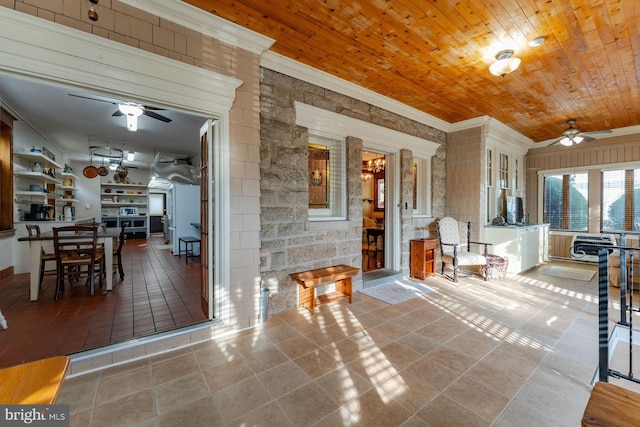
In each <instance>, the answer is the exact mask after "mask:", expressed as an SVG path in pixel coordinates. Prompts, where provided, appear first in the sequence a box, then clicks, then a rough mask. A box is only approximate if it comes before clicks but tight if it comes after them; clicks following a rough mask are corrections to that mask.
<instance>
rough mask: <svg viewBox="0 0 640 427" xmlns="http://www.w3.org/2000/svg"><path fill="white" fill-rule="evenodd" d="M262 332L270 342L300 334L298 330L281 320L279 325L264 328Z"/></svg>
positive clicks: (277, 341)
mask: <svg viewBox="0 0 640 427" xmlns="http://www.w3.org/2000/svg"><path fill="white" fill-rule="evenodd" d="M264 334H265V335H266V336H267V337H269V339H270V340H271V341H272V342H274V343H279V342H281V341H285V340H288V339H291V338H294V337H296V336H298V335H300V331H298V330H296V329H295V328H293V327H291V326H289V325H288V324H286V323H284V322H283V323H282V324H281V325H279V326H276V327H272V328H267V329H265V330H264Z"/></svg>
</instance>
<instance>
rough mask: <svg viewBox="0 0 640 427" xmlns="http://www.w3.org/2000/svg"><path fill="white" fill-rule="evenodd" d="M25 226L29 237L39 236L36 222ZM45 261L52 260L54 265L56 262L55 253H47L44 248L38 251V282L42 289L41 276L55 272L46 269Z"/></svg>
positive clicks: (51, 274) (54, 272)
mask: <svg viewBox="0 0 640 427" xmlns="http://www.w3.org/2000/svg"><path fill="white" fill-rule="evenodd" d="M25 227H27V233H29V237H33V236H34V235H35V236H40V226H39V225H37V224H25ZM47 261H52V262H53V263H54V265H55V262H56V254H55V253H53V254H52V253H49V252H46V251H45V250H44V248H42V249H41V251H40V278H39V280H38V282H39V283H40V289H42V278H43V277H44V276H45V275H48V276H53V275H54V274H56V271H55V270H46V263H47Z"/></svg>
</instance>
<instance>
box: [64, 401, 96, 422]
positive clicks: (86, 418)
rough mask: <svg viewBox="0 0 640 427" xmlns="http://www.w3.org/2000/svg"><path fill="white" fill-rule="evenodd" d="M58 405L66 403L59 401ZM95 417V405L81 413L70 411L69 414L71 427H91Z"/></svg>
mask: <svg viewBox="0 0 640 427" xmlns="http://www.w3.org/2000/svg"><path fill="white" fill-rule="evenodd" d="M56 403H65V402H60V400H58V401H57V402H56ZM92 416H93V405H92V406H91V407H90V408H88V409H84V410H82V411H79V412H73V411H70V413H69V427H87V426H89V425H91V418H92Z"/></svg>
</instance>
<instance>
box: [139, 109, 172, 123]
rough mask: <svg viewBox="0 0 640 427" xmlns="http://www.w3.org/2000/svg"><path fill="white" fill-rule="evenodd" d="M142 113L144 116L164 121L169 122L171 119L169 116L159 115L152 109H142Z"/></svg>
mask: <svg viewBox="0 0 640 427" xmlns="http://www.w3.org/2000/svg"><path fill="white" fill-rule="evenodd" d="M142 114H144V115H145V116H149V117H153V118H154V119H156V120H160V121H162V122H165V123H169V122H170V121H171V119H170V118H168V117H165V116H161V115H160V114H158V113H154V112H153V111H149V110H147V109H146V108H145V109H144V111H143V112H142Z"/></svg>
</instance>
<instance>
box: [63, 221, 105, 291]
mask: <svg viewBox="0 0 640 427" xmlns="http://www.w3.org/2000/svg"><path fill="white" fill-rule="evenodd" d="M97 243H98V228H97V227H95V226H93V225H71V226H66V227H56V228H54V229H53V244H54V248H55V255H56V268H57V280H56V292H55V297H54V298H55V299H56V300H57V299H59V298H60V294H61V293H62V292H63V291H64V281H65V279H66V280H68V281H69V283H70V285H73V284H74V283H76V282H77V281H78V279H83V278H86V279H87V284H88V285H89V293H90V294H91V295H92V296H93V295H94V294H95V276H96V274H98V275H99V280H100V287H102V285H103V279H104V262H103V260H104V253H103V252H102V253H101V252H100V251H99V250H98V246H97ZM84 268H86V269H84Z"/></svg>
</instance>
